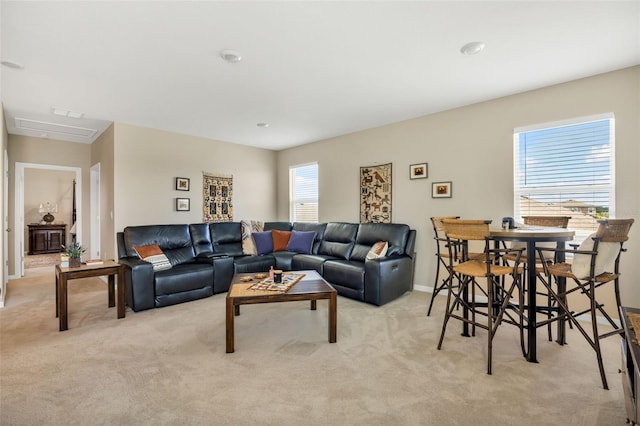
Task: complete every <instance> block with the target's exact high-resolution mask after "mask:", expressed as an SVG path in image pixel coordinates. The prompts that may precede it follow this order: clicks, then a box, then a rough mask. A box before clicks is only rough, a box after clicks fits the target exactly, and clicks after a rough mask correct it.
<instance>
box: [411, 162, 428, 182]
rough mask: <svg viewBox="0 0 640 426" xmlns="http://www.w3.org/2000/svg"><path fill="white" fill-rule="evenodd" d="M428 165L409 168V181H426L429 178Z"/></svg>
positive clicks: (422, 164)
mask: <svg viewBox="0 0 640 426" xmlns="http://www.w3.org/2000/svg"><path fill="white" fill-rule="evenodd" d="M428 167H429V165H428V164H427V163H420V164H412V165H410V166H409V179H426V178H427V177H429V169H428Z"/></svg>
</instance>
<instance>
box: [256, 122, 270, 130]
mask: <svg viewBox="0 0 640 426" xmlns="http://www.w3.org/2000/svg"><path fill="white" fill-rule="evenodd" d="M256 126H258V127H262V128H263V129H264V128H267V127H269V123H258V124H256Z"/></svg>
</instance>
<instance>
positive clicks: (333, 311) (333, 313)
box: [329, 291, 338, 343]
mask: <svg viewBox="0 0 640 426" xmlns="http://www.w3.org/2000/svg"><path fill="white" fill-rule="evenodd" d="M337 294H338V293H337V292H335V291H334V292H332V293H331V297H330V298H329V343H335V342H336V340H337V332H336V331H337V328H338V327H337V325H338V324H337V323H338V296H337Z"/></svg>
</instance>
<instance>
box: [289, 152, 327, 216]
mask: <svg viewBox="0 0 640 426" xmlns="http://www.w3.org/2000/svg"><path fill="white" fill-rule="evenodd" d="M309 166H315V169H316V175H315V179H316V193H315V197H303V198H296V197H295V195H296V194H295V191H296V183H295V176H296V175H295V172H296V170H298V169H301V168H304V167H309ZM319 193H320V167H319V166H318V162H316V161H313V162H309V163H303V164H296V165H291V166H289V221H290V222H304V221H302V220H299V219H298V218H297V217H296V208H295V206H296V205H297V204H298V203H300V204H304V203H312V204H315V205H316V220H315V222H313V221H311V222H309V221H307V222H308V223H318V221H319V217H320V216H319V215H320V203H319Z"/></svg>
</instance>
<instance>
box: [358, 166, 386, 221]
mask: <svg viewBox="0 0 640 426" xmlns="http://www.w3.org/2000/svg"><path fill="white" fill-rule="evenodd" d="M360 223H391V163H389V164H382V165H379V166H370V167H360Z"/></svg>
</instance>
